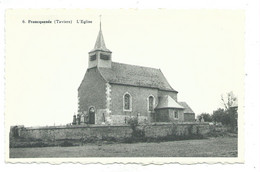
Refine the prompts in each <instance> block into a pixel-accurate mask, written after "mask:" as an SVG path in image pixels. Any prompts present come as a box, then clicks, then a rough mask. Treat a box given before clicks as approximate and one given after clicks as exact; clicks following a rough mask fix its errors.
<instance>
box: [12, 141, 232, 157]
mask: <svg viewBox="0 0 260 172" xmlns="http://www.w3.org/2000/svg"><path fill="white" fill-rule="evenodd" d="M236 156H237V138H236V137H216V138H208V139H202V140H182V141H169V142H158V143H132V144H118V143H115V144H102V145H94V144H90V145H84V146H77V147H42V148H10V158H47V157H51V158H55V157H236Z"/></svg>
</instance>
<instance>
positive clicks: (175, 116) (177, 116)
mask: <svg viewBox="0 0 260 172" xmlns="http://www.w3.org/2000/svg"><path fill="white" fill-rule="evenodd" d="M174 118H176V119H178V118H179V114H178V112H177V111H174Z"/></svg>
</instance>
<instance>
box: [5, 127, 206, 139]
mask: <svg viewBox="0 0 260 172" xmlns="http://www.w3.org/2000/svg"><path fill="white" fill-rule="evenodd" d="M12 128H13V127H12ZM12 128H11V130H10V136H11V135H12V133H18V137H20V138H24V139H40V140H45V141H56V140H80V139H84V140H87V139H91V138H95V139H98V140H106V139H111V138H113V139H115V140H117V139H119V140H120V139H126V138H131V137H133V129H132V128H131V127H130V126H128V125H121V126H105V125H100V126H97V125H82V126H59V127H57V126H55V127H16V128H17V129H18V132H14V131H13V129H12ZM136 129H137V130H139V131H142V133H143V137H145V138H155V139H156V138H162V137H167V136H173V137H174V136H187V138H188V137H189V136H191V135H205V134H207V133H209V132H210V128H209V125H208V123H178V124H175V123H155V124H150V125H138V126H137V127H136Z"/></svg>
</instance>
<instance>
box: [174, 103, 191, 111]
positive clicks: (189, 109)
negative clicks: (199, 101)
mask: <svg viewBox="0 0 260 172" xmlns="http://www.w3.org/2000/svg"><path fill="white" fill-rule="evenodd" d="M178 103H179V104H180V105H181V106H183V107H184V108H185V109H184V113H194V112H193V110H192V109H191V108H190V106H189V105H188V104H187V103H186V102H178Z"/></svg>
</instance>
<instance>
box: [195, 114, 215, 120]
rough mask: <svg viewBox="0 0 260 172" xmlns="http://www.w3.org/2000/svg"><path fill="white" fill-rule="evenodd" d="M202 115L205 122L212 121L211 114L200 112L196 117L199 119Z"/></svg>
mask: <svg viewBox="0 0 260 172" xmlns="http://www.w3.org/2000/svg"><path fill="white" fill-rule="evenodd" d="M202 117H203V119H204V121H205V122H212V116H211V115H210V114H208V113H202V114H200V115H199V116H198V117H197V118H198V120H201V119H202Z"/></svg>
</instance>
